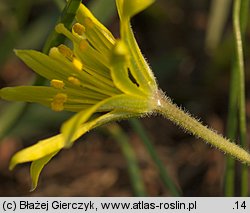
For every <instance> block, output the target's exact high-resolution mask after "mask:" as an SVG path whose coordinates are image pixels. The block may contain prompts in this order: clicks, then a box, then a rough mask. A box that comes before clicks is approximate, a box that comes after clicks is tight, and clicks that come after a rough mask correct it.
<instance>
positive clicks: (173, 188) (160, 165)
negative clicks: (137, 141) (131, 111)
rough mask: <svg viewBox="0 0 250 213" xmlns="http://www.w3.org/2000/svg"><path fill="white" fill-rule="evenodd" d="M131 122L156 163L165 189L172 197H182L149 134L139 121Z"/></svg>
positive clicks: (133, 120)
mask: <svg viewBox="0 0 250 213" xmlns="http://www.w3.org/2000/svg"><path fill="white" fill-rule="evenodd" d="M129 122H130V124H131V126H132V127H133V129H134V130H135V131H136V132H137V134H138V135H139V136H140V138H141V140H142V141H143V143H144V145H145V147H146V149H147V151H148V153H149V154H150V156H151V158H152V160H153V161H154V162H155V164H156V166H157V168H158V170H159V173H160V176H161V179H162V181H163V184H164V185H165V187H166V188H167V189H169V191H170V193H171V195H172V196H180V195H181V192H180V190H179V189H178V187H177V186H176V184H175V183H174V182H173V180H172V179H171V177H169V175H168V172H167V170H166V168H165V165H164V164H163V163H162V161H161V159H160V158H159V156H158V154H157V152H156V150H155V148H154V146H153V144H152V143H151V141H150V140H149V138H148V136H147V133H146V132H145V130H144V129H143V127H142V125H141V123H140V121H138V120H137V119H131V120H130V121H129Z"/></svg>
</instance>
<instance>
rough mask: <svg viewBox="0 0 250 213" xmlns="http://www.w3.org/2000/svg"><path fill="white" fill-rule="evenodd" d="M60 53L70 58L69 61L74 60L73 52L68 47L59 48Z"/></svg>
mask: <svg viewBox="0 0 250 213" xmlns="http://www.w3.org/2000/svg"><path fill="white" fill-rule="evenodd" d="M57 48H58V50H59V52H60V53H61V54H62V55H63V56H65V57H66V58H68V59H69V60H72V59H73V55H74V54H73V52H72V50H71V49H70V48H68V47H67V46H65V45H63V44H60V45H59V46H58V47H57Z"/></svg>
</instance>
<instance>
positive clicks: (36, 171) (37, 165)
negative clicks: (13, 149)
mask: <svg viewBox="0 0 250 213" xmlns="http://www.w3.org/2000/svg"><path fill="white" fill-rule="evenodd" d="M57 153H58V152H54V153H52V154H49V155H47V156H45V157H43V158H40V159H38V160H36V161H33V162H32V164H31V166H30V176H31V181H32V185H31V190H30V191H34V190H35V189H36V187H37V183H38V179H39V176H40V173H41V171H42V169H43V168H44V166H45V165H46V164H47V163H48V162H49V161H50V160H51V158H53V157H54V156H55V155H56V154H57Z"/></svg>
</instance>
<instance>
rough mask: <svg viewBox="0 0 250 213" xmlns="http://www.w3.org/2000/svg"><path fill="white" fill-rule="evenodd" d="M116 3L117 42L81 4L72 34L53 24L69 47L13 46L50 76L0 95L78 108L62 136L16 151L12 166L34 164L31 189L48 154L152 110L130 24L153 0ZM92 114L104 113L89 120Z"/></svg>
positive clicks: (151, 86) (149, 83)
mask: <svg viewBox="0 0 250 213" xmlns="http://www.w3.org/2000/svg"><path fill="white" fill-rule="evenodd" d="M116 3H117V8H118V12H119V16H120V20H121V23H120V29H121V39H119V40H117V39H115V38H114V37H113V35H112V34H111V32H110V31H109V30H108V29H107V28H106V27H105V26H103V25H102V24H101V23H100V22H99V21H98V20H97V19H96V18H95V17H94V16H93V15H92V13H91V12H90V11H89V10H88V9H87V8H86V7H85V6H84V5H83V4H81V5H80V7H79V9H78V12H77V23H75V24H74V26H73V27H72V31H71V32H70V31H69V30H67V29H66V28H65V27H64V25H63V24H58V25H57V26H56V31H57V32H58V33H62V34H64V35H65V36H66V37H67V38H68V39H70V40H71V41H72V43H73V49H72V50H71V49H70V48H68V47H67V46H65V45H63V44H61V45H59V46H58V47H53V48H52V49H51V50H50V53H49V55H45V54H43V53H41V52H38V51H35V50H15V53H16V55H17V56H18V57H19V58H20V59H22V60H23V62H24V63H25V64H27V65H28V66H29V67H30V68H31V69H33V70H34V71H35V72H36V73H38V74H39V75H41V76H43V77H45V78H47V79H48V80H50V84H51V86H19V87H11V88H3V89H1V90H0V95H1V98H3V99H6V100H11V101H26V102H35V103H39V104H42V105H45V106H48V107H50V108H51V109H52V110H54V111H62V110H67V111H73V112H76V114H75V115H74V116H73V117H72V118H70V119H69V120H68V121H66V122H65V123H64V124H63V125H62V127H61V133H60V134H58V135H56V136H54V137H51V138H48V139H45V140H42V141H39V142H38V143H37V144H35V145H33V146H31V147H28V148H26V149H23V150H21V151H19V152H18V153H16V154H15V155H14V156H13V158H12V159H11V163H10V169H13V168H14V167H15V166H16V165H17V164H20V163H24V162H32V164H31V172H30V173H31V178H32V189H35V188H36V186H37V182H38V177H39V174H40V172H41V170H42V169H43V167H44V166H45V165H46V164H47V163H48V162H49V161H50V160H51V158H52V157H53V156H54V155H55V154H57V153H58V152H59V151H60V150H61V149H62V148H67V147H70V146H71V145H72V144H73V142H74V141H75V140H76V139H78V138H79V137H80V136H81V135H83V134H84V133H85V132H87V131H89V130H90V129H92V128H94V127H97V126H99V125H102V124H104V123H107V122H109V121H113V120H118V119H124V118H127V117H132V116H133V117H134V116H140V115H144V114H146V113H151V112H152V111H153V110H154V109H155V108H156V107H155V102H154V101H152V97H153V94H154V93H156V92H157V84H156V81H155V78H154V76H153V73H152V72H151V70H150V68H149V66H148V65H147V63H146V61H145V59H144V58H143V56H142V54H141V52H140V49H139V47H138V45H137V43H136V40H135V38H134V35H133V32H132V30H131V27H130V18H132V16H134V15H135V14H137V13H138V12H140V11H142V10H144V9H145V8H146V7H148V6H149V5H150V4H152V3H153V1H152V0H140V1H139V0H117V1H116ZM131 76H132V77H131ZM96 112H102V115H99V116H98V117H95V118H94V119H92V118H91V116H92V115H93V114H94V113H96Z"/></svg>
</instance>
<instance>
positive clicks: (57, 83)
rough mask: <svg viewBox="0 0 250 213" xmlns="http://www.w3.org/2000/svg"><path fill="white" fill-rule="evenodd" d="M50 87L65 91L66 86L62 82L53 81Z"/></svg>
mask: <svg viewBox="0 0 250 213" xmlns="http://www.w3.org/2000/svg"><path fill="white" fill-rule="evenodd" d="M50 85H51V86H52V87H54V88H56V89H63V88H64V86H65V84H64V82H63V81H61V80H57V79H53V80H51V81H50Z"/></svg>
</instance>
